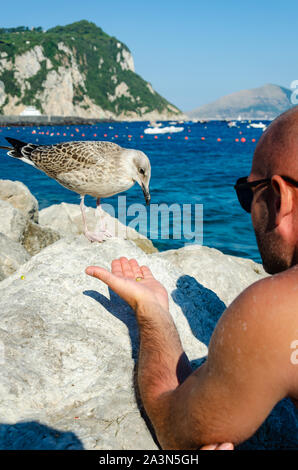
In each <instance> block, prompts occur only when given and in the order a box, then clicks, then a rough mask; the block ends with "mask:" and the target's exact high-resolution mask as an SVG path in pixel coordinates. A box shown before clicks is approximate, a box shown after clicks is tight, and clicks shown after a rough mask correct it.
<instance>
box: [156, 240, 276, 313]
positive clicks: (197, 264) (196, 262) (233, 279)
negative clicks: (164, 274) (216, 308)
mask: <svg viewBox="0 0 298 470" xmlns="http://www.w3.org/2000/svg"><path fill="white" fill-rule="evenodd" d="M154 256H157V257H158V258H161V259H166V260H168V261H170V263H172V264H174V265H175V266H177V267H178V268H179V269H180V270H181V271H182V272H183V273H184V274H188V275H189V276H193V277H194V278H195V279H196V280H197V281H198V282H199V283H200V284H202V285H203V286H205V287H207V288H208V289H211V290H212V291H214V292H215V293H216V294H217V295H218V296H219V298H220V299H221V300H222V301H223V302H224V303H225V304H226V305H229V304H230V303H231V302H232V301H233V300H234V298H235V297H237V295H239V294H240V292H241V291H242V290H244V289H245V288H246V287H248V286H249V285H250V284H252V283H253V282H255V281H258V280H259V279H261V278H262V277H265V276H267V274H266V272H265V271H264V269H263V266H262V265H261V264H258V263H255V262H254V261H252V260H250V259H245V258H238V257H236V256H230V255H225V254H223V253H222V252H221V251H219V250H216V249H215V248H209V247H208V246H201V245H188V246H185V247H183V248H179V249H178V250H168V251H163V252H161V253H158V254H156V255H154Z"/></svg>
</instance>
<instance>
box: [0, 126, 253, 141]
mask: <svg viewBox="0 0 298 470" xmlns="http://www.w3.org/2000/svg"><path fill="white" fill-rule="evenodd" d="M37 129H40V128H37ZM75 131H76V132H77V133H79V132H80V129H78V128H76V129H75ZM0 132H1V130H0ZM17 132H19V130H17ZM32 134H41V135H47V136H50V137H53V136H55V135H57V136H60V135H63V137H67V134H66V132H63V134H62V133H60V132H56V133H55V132H51V133H50V131H49V130H47V131H46V132H45V131H38V132H37V130H36V129H33V130H32ZM239 134H242V132H241V131H240V132H239ZM69 135H70V137H74V134H69ZM81 136H82V137H86V135H85V133H82V134H81ZM93 137H99V138H100V136H98V134H97V133H94V134H93ZM103 137H105V138H110V139H112V140H114V138H116V139H117V138H118V137H119V135H118V134H115V135H114V136H110V137H109V136H108V134H107V133H105V134H103ZM122 137H124V138H125V137H126V136H125V135H123V136H122ZM133 137H134V136H133V135H132V134H128V135H127V138H128V140H129V141H131V139H132V138H133ZM139 137H140V139H143V138H144V135H143V134H141V135H140V136H139ZM166 137H167V139H168V140H171V139H172V136H171V135H168V136H166ZM153 138H154V139H155V140H157V139H158V138H159V136H157V135H154V136H153ZM200 139H201V140H202V141H205V140H206V139H207V138H206V137H205V136H201V138H200ZM184 140H189V136H187V135H186V136H184ZM208 140H209V142H210V141H211V138H210V137H208ZM223 140H225V139H222V138H221V137H217V138H216V141H217V142H222V141H223ZM249 141H251V142H253V143H255V142H256V139H255V138H252V139H251V140H248V139H246V138H245V137H241V138H238V137H236V138H235V142H243V143H244V142H249ZM226 142H227V141H226Z"/></svg>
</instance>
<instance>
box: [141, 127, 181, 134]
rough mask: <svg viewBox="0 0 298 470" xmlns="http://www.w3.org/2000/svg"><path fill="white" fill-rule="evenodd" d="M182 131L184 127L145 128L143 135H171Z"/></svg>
mask: <svg viewBox="0 0 298 470" xmlns="http://www.w3.org/2000/svg"><path fill="white" fill-rule="evenodd" d="M182 131H184V127H175V126H167V127H147V129H145V130H144V133H145V134H168V133H169V134H172V133H174V132H182Z"/></svg>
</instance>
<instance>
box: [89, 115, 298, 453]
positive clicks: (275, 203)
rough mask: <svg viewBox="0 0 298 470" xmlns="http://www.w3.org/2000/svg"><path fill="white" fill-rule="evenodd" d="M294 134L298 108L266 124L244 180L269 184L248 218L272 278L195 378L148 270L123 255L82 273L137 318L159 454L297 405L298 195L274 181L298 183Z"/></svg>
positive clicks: (219, 439)
mask: <svg viewBox="0 0 298 470" xmlns="http://www.w3.org/2000/svg"><path fill="white" fill-rule="evenodd" d="M296 136H298V110H297V109H296V111H294V112H293V111H291V112H288V113H285V114H284V115H282V116H281V117H279V118H278V119H277V120H276V121H274V122H273V123H272V124H271V125H270V126H269V128H268V130H267V131H266V133H264V135H263V136H262V138H261V139H260V141H259V143H258V145H257V148H256V151H255V155H254V159H253V164H252V170H251V173H250V175H249V181H254V180H257V179H261V178H268V177H271V178H272V180H271V184H270V185H267V186H263V185H260V186H257V187H255V188H254V199H253V203H252V213H251V216H252V222H253V226H254V229H255V232H256V236H257V241H258V245H259V249H260V252H261V256H262V259H263V264H264V267H265V269H266V270H267V271H268V272H269V273H272V274H273V275H272V276H269V277H267V278H265V279H262V280H260V281H258V282H256V283H254V284H252V285H251V286H249V287H248V288H247V289H246V290H244V291H243V292H242V293H241V294H240V295H239V296H238V297H237V298H236V299H235V300H234V302H233V303H232V304H231V305H230V306H229V307H228V308H227V309H226V310H225V312H224V313H223V315H222V317H221V318H220V320H219V322H218V324H217V326H216V328H215V330H214V332H213V335H212V338H211V341H210V344H209V352H208V358H207V360H206V362H205V363H204V364H203V365H202V366H201V367H199V368H198V369H197V370H196V371H194V372H192V370H191V368H190V364H189V362H188V359H187V357H186V355H185V353H184V351H183V348H182V345H181V342H180V338H179V335H178V332H177V330H176V328H175V325H174V322H173V320H172V317H171V315H170V313H169V305H168V295H167V292H166V290H165V288H164V287H163V286H162V284H161V283H160V282H158V281H157V280H156V279H155V278H154V277H153V275H152V273H151V271H150V269H149V268H148V267H146V266H141V267H140V266H139V265H138V263H137V261H136V260H127V259H126V258H124V257H123V258H120V259H118V260H114V261H113V262H112V272H109V271H107V270H105V269H103V268H99V267H95V266H91V267H89V268H87V270H86V272H87V274H89V275H91V276H94V277H96V278H98V279H100V280H101V281H103V282H105V283H106V284H107V285H108V286H109V287H111V289H113V290H114V291H115V292H116V293H118V294H119V295H120V296H121V297H122V298H123V299H124V300H125V301H126V302H128V304H129V305H130V306H131V307H132V308H133V309H134V311H135V314H136V318H137V321H138V325H139V329H140V353H139V366H138V384H139V389H140V394H141V398H142V401H143V404H144V407H145V410H146V412H147V414H148V416H149V418H150V420H151V422H152V424H153V426H154V429H155V431H156V435H157V438H158V440H159V442H160V445H161V447H162V448H163V449H198V448H199V447H202V446H203V448H207V449H208V448H210V447H211V448H212V449H216V448H218V447H219V445H217V444H211V445H210V443H229V442H230V443H233V444H238V443H240V442H243V441H244V440H247V439H248V438H249V437H250V436H252V434H253V433H254V432H255V431H256V430H257V429H258V427H259V426H260V425H261V424H262V422H263V421H264V420H265V419H266V417H267V416H268V414H269V413H270V412H271V410H272V408H273V407H274V406H275V405H276V404H277V403H278V402H279V401H280V400H281V399H283V398H284V397H290V398H292V400H293V402H294V403H295V404H296V405H297V403H298V364H296V363H295V361H293V360H292V358H293V342H295V341H297V340H298V302H297V297H298V264H297V259H298V189H297V188H295V187H293V186H292V185H290V184H288V183H286V182H285V181H284V180H283V179H282V178H281V177H280V175H288V176H291V177H292V178H294V179H296V180H298V159H297V157H296V158H294V157H295V155H297V148H298V137H296ZM281 143H282V145H281ZM136 278H142V279H141V280H140V281H136ZM296 348H297V349H298V346H296ZM297 356H298V354H297ZM230 448H232V444H230Z"/></svg>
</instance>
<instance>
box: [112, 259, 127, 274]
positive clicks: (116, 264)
mask: <svg viewBox="0 0 298 470" xmlns="http://www.w3.org/2000/svg"><path fill="white" fill-rule="evenodd" d="M111 266H112V273H113V274H115V276H119V277H123V276H124V274H123V271H122V266H121V263H120V259H114V260H113V261H112V265H111Z"/></svg>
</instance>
